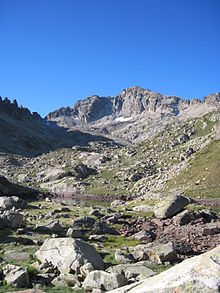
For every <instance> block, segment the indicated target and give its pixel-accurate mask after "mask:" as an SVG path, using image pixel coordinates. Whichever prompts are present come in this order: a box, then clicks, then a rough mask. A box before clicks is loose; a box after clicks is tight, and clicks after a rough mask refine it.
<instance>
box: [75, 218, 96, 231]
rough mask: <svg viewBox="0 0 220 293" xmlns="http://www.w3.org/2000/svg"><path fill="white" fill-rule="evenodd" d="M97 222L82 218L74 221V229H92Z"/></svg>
mask: <svg viewBox="0 0 220 293" xmlns="http://www.w3.org/2000/svg"><path fill="white" fill-rule="evenodd" d="M95 222H96V220H95V219H93V218H91V217H80V218H76V219H75V220H73V223H72V227H73V228H75V229H82V228H84V229H92V228H93V227H94V224H95Z"/></svg>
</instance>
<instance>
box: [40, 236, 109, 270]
mask: <svg viewBox="0 0 220 293" xmlns="http://www.w3.org/2000/svg"><path fill="white" fill-rule="evenodd" d="M36 256H37V258H38V259H39V260H40V261H41V262H42V263H51V264H52V265H53V266H54V267H57V269H58V270H59V271H60V272H64V273H65V272H70V271H71V272H72V271H74V272H76V273H78V272H79V269H80V267H81V266H82V265H84V264H86V263H91V265H92V266H93V268H94V269H96V270H103V269H104V263H103V260H102V258H101V256H100V255H99V254H98V253H97V251H96V250H95V248H94V247H93V246H92V245H90V244H88V243H86V242H84V241H81V240H79V239H72V238H51V239H47V240H46V241H45V242H44V244H43V245H42V246H41V248H40V249H39V250H38V251H37V252H36Z"/></svg>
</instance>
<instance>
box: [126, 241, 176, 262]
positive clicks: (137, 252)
mask: <svg viewBox="0 0 220 293" xmlns="http://www.w3.org/2000/svg"><path fill="white" fill-rule="evenodd" d="M130 252H131V254H132V256H133V257H134V259H135V260H137V261H142V260H149V261H151V262H154V263H157V264H161V263H164V262H173V261H175V260H177V254H176V251H175V249H174V246H173V244H172V242H167V243H161V244H157V245H154V246H149V244H140V245H137V246H135V247H130Z"/></svg>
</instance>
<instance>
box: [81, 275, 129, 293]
mask: <svg viewBox="0 0 220 293" xmlns="http://www.w3.org/2000/svg"><path fill="white" fill-rule="evenodd" d="M126 283H127V280H126V278H125V277H124V276H123V275H121V274H114V273H113V274H111V273H107V272H104V271H93V272H90V273H89V274H88V275H87V277H86V278H85V281H84V282H83V288H84V289H85V290H92V289H102V290H104V291H109V290H113V289H115V288H119V287H121V286H123V285H125V284H126Z"/></svg>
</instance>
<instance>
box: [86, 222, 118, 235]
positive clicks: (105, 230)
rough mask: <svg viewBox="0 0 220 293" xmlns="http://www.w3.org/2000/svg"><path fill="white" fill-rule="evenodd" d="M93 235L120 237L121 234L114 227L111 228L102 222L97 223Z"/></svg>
mask: <svg viewBox="0 0 220 293" xmlns="http://www.w3.org/2000/svg"><path fill="white" fill-rule="evenodd" d="M92 233H93V234H97V235H99V234H109V235H119V233H118V232H117V231H116V230H115V229H114V228H113V227H109V226H108V225H107V224H105V223H104V222H102V221H100V222H96V223H95V225H94V227H93V230H92Z"/></svg>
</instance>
